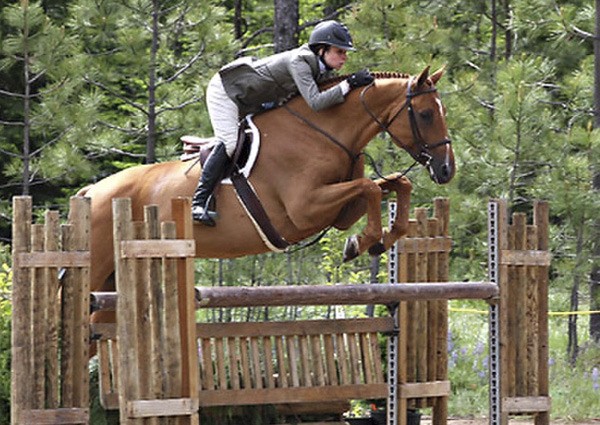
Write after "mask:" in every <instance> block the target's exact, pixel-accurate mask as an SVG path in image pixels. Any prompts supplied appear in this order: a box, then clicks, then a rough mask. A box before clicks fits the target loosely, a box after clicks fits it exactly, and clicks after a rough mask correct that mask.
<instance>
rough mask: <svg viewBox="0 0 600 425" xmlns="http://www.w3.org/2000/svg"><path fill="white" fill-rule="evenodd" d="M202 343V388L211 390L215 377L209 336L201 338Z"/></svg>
mask: <svg viewBox="0 0 600 425" xmlns="http://www.w3.org/2000/svg"><path fill="white" fill-rule="evenodd" d="M201 344H202V388H203V389H207V390H213V389H214V388H215V378H214V376H215V375H214V373H215V372H214V370H213V359H212V358H213V356H212V346H213V345H212V344H211V340H210V338H203V339H202V341H201Z"/></svg>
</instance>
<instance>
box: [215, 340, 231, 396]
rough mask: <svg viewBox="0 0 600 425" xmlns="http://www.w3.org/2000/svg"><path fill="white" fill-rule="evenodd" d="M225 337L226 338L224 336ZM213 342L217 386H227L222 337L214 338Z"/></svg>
mask: <svg viewBox="0 0 600 425" xmlns="http://www.w3.org/2000/svg"><path fill="white" fill-rule="evenodd" d="M225 339H226V338H225ZM214 344H215V360H216V366H217V367H216V372H217V379H216V382H217V383H218V386H219V388H223V389H225V388H227V382H228V379H227V373H226V371H225V358H226V357H225V349H224V346H225V344H224V343H223V338H216V339H215V340H214Z"/></svg>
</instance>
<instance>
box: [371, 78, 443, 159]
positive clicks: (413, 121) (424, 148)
mask: <svg viewBox="0 0 600 425" xmlns="http://www.w3.org/2000/svg"><path fill="white" fill-rule="evenodd" d="M413 81H414V77H411V78H410V79H409V80H408V85H407V88H406V100H405V101H404V103H403V104H402V106H401V107H400V109H398V111H397V112H396V113H395V114H394V115H392V118H391V119H390V120H389V121H388V122H387V123H386V122H383V121H381V120H380V119H379V118H377V115H375V113H373V111H372V110H371V109H369V106H368V105H367V102H366V100H365V95H366V93H367V91H368V90H369V89H371V88H372V87H373V86H374V85H375V81H373V82H372V83H371V84H369V85H368V86H366V87H365V88H364V89H363V90H362V91H361V93H360V102H361V103H362V105H363V107H364V108H365V111H367V113H368V114H369V116H370V117H371V118H372V119H373V121H375V122H376V123H377V125H379V127H380V128H381V130H382V131H384V132H385V133H387V134H388V135H389V136H390V137H391V138H392V139H393V140H394V141H395V142H396V143H397V144H399V145H400V146H405V144H404V143H402V141H401V140H400V138H398V137H397V136H396V135H394V133H392V132H391V131H390V125H392V123H393V122H394V121H395V120H396V118H398V116H399V115H400V114H401V113H402V111H404V110H405V109H406V110H407V111H408V120H409V122H410V130H411V132H412V137H413V143H414V144H415V145H417V146H418V147H419V153H418V154H413V153H412V152H410V151H409V154H410V156H412V157H413V159H414V160H415V161H417V162H419V163H421V164H423V165H424V166H425V167H429V166H430V163H431V160H432V159H433V156H432V155H431V150H432V149H435V148H437V147H440V146H444V145H449V144H451V143H452V141H451V140H450V139H449V138H447V137H446V138H444V139H442V140H440V141H439V142H436V143H433V144H429V143H427V142H425V140H423V136H422V135H421V131H420V130H419V124H418V123H417V118H416V116H415V111H414V109H413V106H412V100H413V98H415V97H417V96H420V95H422V94H428V93H434V92H436V91H437V89H436V88H435V87H432V88H430V89H427V90H423V91H419V92H416V93H415V92H413V91H412V89H411V86H412V83H413Z"/></svg>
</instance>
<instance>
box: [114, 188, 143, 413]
mask: <svg viewBox="0 0 600 425" xmlns="http://www.w3.org/2000/svg"><path fill="white" fill-rule="evenodd" d="M112 206H113V239H114V241H115V250H117V251H118V246H119V243H120V241H121V240H128V239H132V238H133V225H132V215H131V214H132V213H131V200H130V199H128V198H117V199H113V204H112ZM115 260H116V261H115V274H116V285H117V291H118V293H119V303H118V305H117V337H118V340H119V341H127V343H123V344H122V346H121V347H120V351H121V355H120V356H119V369H120V371H121V373H120V374H119V383H118V385H119V391H118V392H119V412H120V417H121V422H122V423H124V424H141V422H140V421H136V420H135V419H131V418H129V417H128V415H127V402H128V401H130V400H137V399H139V395H140V387H139V381H138V370H139V364H138V359H139V356H138V345H137V338H136V337H135V332H136V328H137V320H138V317H139V315H138V314H137V302H136V293H135V290H136V288H135V285H132V284H131V283H132V282H135V281H136V276H135V272H136V270H135V264H134V261H133V260H131V259H128V258H123V257H121V256H120V255H119V252H115Z"/></svg>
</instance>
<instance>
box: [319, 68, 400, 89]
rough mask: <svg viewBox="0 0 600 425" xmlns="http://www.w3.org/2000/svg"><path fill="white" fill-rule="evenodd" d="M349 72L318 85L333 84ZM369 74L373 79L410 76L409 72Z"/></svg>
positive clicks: (345, 76)
mask: <svg viewBox="0 0 600 425" xmlns="http://www.w3.org/2000/svg"><path fill="white" fill-rule="evenodd" d="M350 75H351V74H346V75H339V76H335V77H332V78H330V79H328V80H325V81H323V82H322V83H320V84H319V85H323V86H329V85H334V84H336V83H339V82H341V81H343V80H345V79H347V78H348V77H350ZM371 75H372V76H373V77H374V78H375V79H383V78H410V74H405V73H403V72H385V71H384V72H379V71H378V72H371Z"/></svg>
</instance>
